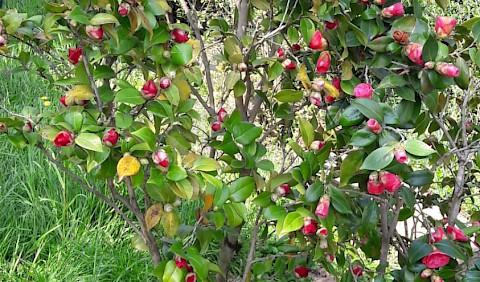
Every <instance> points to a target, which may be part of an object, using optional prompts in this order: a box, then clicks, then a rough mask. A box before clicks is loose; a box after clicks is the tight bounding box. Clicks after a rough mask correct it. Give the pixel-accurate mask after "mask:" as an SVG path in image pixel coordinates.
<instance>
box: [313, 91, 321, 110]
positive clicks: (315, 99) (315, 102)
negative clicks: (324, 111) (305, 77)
mask: <svg viewBox="0 0 480 282" xmlns="http://www.w3.org/2000/svg"><path fill="white" fill-rule="evenodd" d="M310 103H312V105H315V106H317V107H320V105H321V104H322V95H320V93H318V92H313V93H312V95H310Z"/></svg>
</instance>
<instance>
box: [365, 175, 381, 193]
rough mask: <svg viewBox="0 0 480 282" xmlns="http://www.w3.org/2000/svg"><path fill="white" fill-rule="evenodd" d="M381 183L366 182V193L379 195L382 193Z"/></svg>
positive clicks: (376, 181)
mask: <svg viewBox="0 0 480 282" xmlns="http://www.w3.org/2000/svg"><path fill="white" fill-rule="evenodd" d="M384 189H385V188H384V187H383V183H381V182H379V181H378V180H370V179H369V180H368V182H367V191H368V193H369V194H372V195H380V194H382V193H383V190H384Z"/></svg>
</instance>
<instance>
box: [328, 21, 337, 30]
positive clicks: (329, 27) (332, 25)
mask: <svg viewBox="0 0 480 282" xmlns="http://www.w3.org/2000/svg"><path fill="white" fill-rule="evenodd" d="M325 27H326V28H327V29H330V30H334V29H336V28H337V27H338V19H334V20H333V22H328V21H326V22H325Z"/></svg>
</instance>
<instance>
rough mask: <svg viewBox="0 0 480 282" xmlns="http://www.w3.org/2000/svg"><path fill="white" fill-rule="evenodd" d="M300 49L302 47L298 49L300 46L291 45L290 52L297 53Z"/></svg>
mask: <svg viewBox="0 0 480 282" xmlns="http://www.w3.org/2000/svg"><path fill="white" fill-rule="evenodd" d="M301 49H302V47H300V44H297V43H295V44H293V45H292V51H293V52H298V51H300V50H301Z"/></svg>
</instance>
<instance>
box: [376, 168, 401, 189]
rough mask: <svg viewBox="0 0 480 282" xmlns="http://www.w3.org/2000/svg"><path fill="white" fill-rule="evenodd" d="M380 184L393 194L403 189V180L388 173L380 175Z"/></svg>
mask: <svg viewBox="0 0 480 282" xmlns="http://www.w3.org/2000/svg"><path fill="white" fill-rule="evenodd" d="M380 182H381V183H382V184H383V188H385V190H387V191H388V192H391V193H394V192H395V191H397V190H398V189H400V187H402V180H400V178H398V176H397V175H395V174H393V173H390V172H386V171H384V172H381V173H380Z"/></svg>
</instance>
